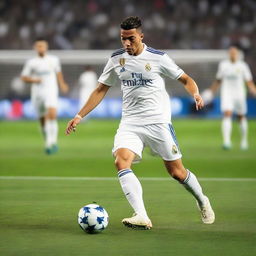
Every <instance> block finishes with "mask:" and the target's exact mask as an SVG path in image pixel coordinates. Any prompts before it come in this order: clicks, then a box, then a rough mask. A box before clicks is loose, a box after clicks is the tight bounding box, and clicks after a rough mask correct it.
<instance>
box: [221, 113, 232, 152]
mask: <svg viewBox="0 0 256 256" xmlns="http://www.w3.org/2000/svg"><path fill="white" fill-rule="evenodd" d="M221 131H222V138H223V149H230V148H231V146H232V143H231V133H232V111H230V110H226V111H224V113H223V119H222V125H221Z"/></svg>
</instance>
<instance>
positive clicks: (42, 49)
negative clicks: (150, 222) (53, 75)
mask: <svg viewBox="0 0 256 256" xmlns="http://www.w3.org/2000/svg"><path fill="white" fill-rule="evenodd" d="M34 49H35V50H36V52H37V54H38V55H39V56H44V55H45V54H46V52H47V50H48V42H47V41H46V40H45V39H44V38H37V39H36V40H35V43H34Z"/></svg>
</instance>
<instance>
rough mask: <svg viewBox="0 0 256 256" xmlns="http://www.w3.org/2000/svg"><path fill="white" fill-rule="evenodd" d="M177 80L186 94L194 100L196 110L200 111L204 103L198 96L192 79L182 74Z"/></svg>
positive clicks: (197, 90) (196, 87)
mask: <svg viewBox="0 0 256 256" xmlns="http://www.w3.org/2000/svg"><path fill="white" fill-rule="evenodd" d="M178 80H179V81H180V82H181V83H182V84H183V85H184V87H185V89H186V90H187V92H188V93H189V94H190V95H191V96H192V97H193V98H194V100H195V103H196V110H199V109H202V108H203V106H204V101H203V99H202V97H201V95H200V94H199V89H198V86H197V84H196V82H195V81H194V79H193V78H191V77H190V76H188V75H187V74H185V73H184V74H182V75H181V77H180V78H179V79H178Z"/></svg>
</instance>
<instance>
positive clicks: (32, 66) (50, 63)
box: [21, 55, 61, 95]
mask: <svg viewBox="0 0 256 256" xmlns="http://www.w3.org/2000/svg"><path fill="white" fill-rule="evenodd" d="M60 71H61V66H60V61H59V59H58V57H56V56H53V55H45V56H44V57H40V56H37V57H35V58H32V59H30V60H28V61H27V62H26V64H25V66H24V68H23V70H22V73H21V75H22V76H29V77H33V78H40V79H41V80H42V82H41V83H34V84H32V87H31V93H32V95H33V94H44V95H51V94H58V82H57V77H56V74H57V73H58V72H60Z"/></svg>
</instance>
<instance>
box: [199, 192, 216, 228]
mask: <svg viewBox="0 0 256 256" xmlns="http://www.w3.org/2000/svg"><path fill="white" fill-rule="evenodd" d="M197 206H198V209H199V211H200V213H201V219H202V221H203V223H204V224H212V223H214V220H215V214H214V211H213V209H212V207H211V204H210V201H209V199H208V197H207V196H205V203H204V205H203V206H199V204H198V202H197Z"/></svg>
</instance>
